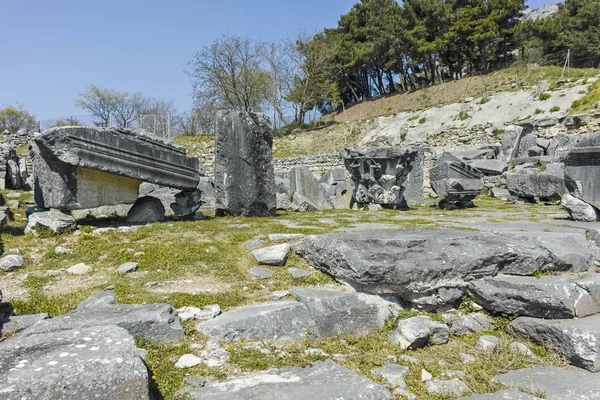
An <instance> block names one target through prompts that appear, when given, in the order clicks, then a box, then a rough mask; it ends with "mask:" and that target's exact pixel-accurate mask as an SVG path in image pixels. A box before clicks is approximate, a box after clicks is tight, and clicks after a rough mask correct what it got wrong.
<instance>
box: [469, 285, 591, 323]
mask: <svg viewBox="0 0 600 400" xmlns="http://www.w3.org/2000/svg"><path fill="white" fill-rule="evenodd" d="M595 275H596V274H595ZM577 281H578V280H577V276H542V277H540V278H533V277H524V276H506V277H504V276H503V277H495V278H486V279H481V280H477V281H473V282H471V283H470V285H469V292H470V293H471V294H472V296H473V298H474V300H475V301H476V302H477V304H479V305H481V306H482V307H483V308H485V309H486V310H488V311H492V312H495V313H501V314H507V315H512V314H516V315H522V316H528V317H536V318H550V319H551V318H575V317H585V316H588V315H593V314H597V313H600V302H597V301H596V300H595V299H594V297H593V296H592V294H591V293H590V292H589V291H588V290H586V289H585V288H584V287H582V286H580V285H578V284H577ZM584 282H586V283H588V284H591V285H592V287H593V288H596V291H598V292H600V275H598V276H597V277H595V278H594V281H593V282H590V280H589V279H585V280H584Z"/></svg>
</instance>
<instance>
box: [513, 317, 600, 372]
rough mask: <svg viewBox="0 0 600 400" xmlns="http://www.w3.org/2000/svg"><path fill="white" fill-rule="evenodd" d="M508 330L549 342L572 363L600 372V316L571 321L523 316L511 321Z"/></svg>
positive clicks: (540, 341)
mask: <svg viewBox="0 0 600 400" xmlns="http://www.w3.org/2000/svg"><path fill="white" fill-rule="evenodd" d="M509 330H510V331H512V332H514V333H515V334H517V335H519V336H524V337H526V338H529V339H531V340H533V341H536V342H538V343H542V342H544V343H550V344H551V345H552V346H553V347H554V349H555V350H556V351H557V352H558V353H559V354H562V355H563V356H564V357H565V358H566V359H567V360H569V362H570V363H571V364H573V365H576V366H578V367H582V368H585V369H587V370H588V371H591V372H599V371H600V315H594V316H591V317H586V318H580V319H572V320H544V319H538V318H529V317H520V318H517V319H515V320H514V321H513V322H511V323H510V325H509Z"/></svg>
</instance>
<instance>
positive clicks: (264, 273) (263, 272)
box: [248, 267, 273, 279]
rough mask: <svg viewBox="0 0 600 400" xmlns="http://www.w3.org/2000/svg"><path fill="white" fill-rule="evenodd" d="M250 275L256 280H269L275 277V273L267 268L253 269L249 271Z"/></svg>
mask: <svg viewBox="0 0 600 400" xmlns="http://www.w3.org/2000/svg"><path fill="white" fill-rule="evenodd" d="M248 273H249V274H250V275H252V276H253V277H255V278H259V279H268V278H270V277H271V276H273V273H272V272H271V271H269V270H268V269H266V268H260V267H252V268H250V269H249V270H248Z"/></svg>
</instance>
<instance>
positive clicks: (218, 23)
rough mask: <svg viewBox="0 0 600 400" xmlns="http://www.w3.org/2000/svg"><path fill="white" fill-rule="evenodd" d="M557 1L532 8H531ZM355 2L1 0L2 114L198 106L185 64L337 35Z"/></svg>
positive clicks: (538, 0) (537, 0) (537, 1)
mask: <svg viewBox="0 0 600 400" xmlns="http://www.w3.org/2000/svg"><path fill="white" fill-rule="evenodd" d="M556 2H557V1H556V0H550V1H548V0H547V1H543V0H531V1H529V2H528V4H529V6H530V7H531V8H537V7H539V6H541V5H543V4H548V3H556ZM354 3H355V0H220V1H219V0H195V1H194V0H171V1H167V0H163V1H160V0H121V1H116V0H96V1H92V0H54V1H49V0H0V5H1V8H0V9H1V10H2V14H3V18H2V23H1V24H0V30H1V33H0V37H1V38H2V58H1V60H0V106H3V105H7V104H15V103H21V104H23V106H24V107H25V108H26V109H27V110H29V111H30V112H32V113H33V114H35V115H36V116H37V118H38V119H41V120H44V119H50V118H58V117H63V116H69V115H81V114H86V112H85V111H83V110H81V109H78V108H76V107H75V106H74V100H75V98H76V97H77V95H78V94H79V93H81V92H83V91H85V89H86V87H87V86H88V85H92V84H93V85H96V86H99V87H106V88H111V89H116V90H121V91H130V92H143V93H144V94H147V95H151V96H154V97H157V98H164V99H172V100H174V101H175V104H176V105H177V107H178V109H179V110H180V111H182V110H184V109H187V108H190V107H191V105H192V98H191V82H190V80H189V77H188V76H187V75H186V74H185V72H184V70H185V69H186V64H187V63H188V62H189V61H190V60H191V59H192V56H193V54H194V53H195V52H196V51H198V50H199V49H200V48H201V47H202V46H203V45H206V44H210V43H211V42H212V40H213V39H215V38H217V37H219V36H221V35H223V34H231V35H249V36H250V37H252V38H257V39H263V40H271V41H277V40H280V39H282V38H294V37H295V36H296V34H297V33H298V32H299V31H307V32H313V31H317V30H320V29H323V28H325V27H334V26H335V25H336V23H337V20H338V19H339V17H340V15H342V14H344V13H346V12H347V11H348V10H350V8H351V7H352V5H353V4H354Z"/></svg>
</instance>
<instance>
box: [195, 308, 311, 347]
mask: <svg viewBox="0 0 600 400" xmlns="http://www.w3.org/2000/svg"><path fill="white" fill-rule="evenodd" d="M196 329H197V330H198V331H199V332H201V333H203V334H205V335H208V336H212V337H217V338H221V339H228V340H234V339H255V338H260V339H278V340H288V339H289V340H298V339H303V338H305V337H306V334H305V332H308V333H309V335H313V334H315V333H316V331H317V327H316V325H315V322H314V320H313V319H312V318H311V316H310V313H309V311H308V308H307V307H306V306H305V305H304V304H302V303H299V302H297V301H277V302H268V303H260V304H252V305H249V306H244V307H240V308H236V309H234V310H230V311H227V312H225V313H223V314H221V315H220V316H218V317H217V318H214V319H211V320H209V321H205V322H200V323H199V324H198V325H196Z"/></svg>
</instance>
